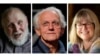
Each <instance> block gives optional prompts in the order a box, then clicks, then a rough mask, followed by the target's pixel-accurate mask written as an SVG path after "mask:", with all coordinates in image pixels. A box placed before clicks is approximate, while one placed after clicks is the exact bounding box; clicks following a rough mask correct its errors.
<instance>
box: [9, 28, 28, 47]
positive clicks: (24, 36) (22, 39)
mask: <svg viewBox="0 0 100 56" xmlns="http://www.w3.org/2000/svg"><path fill="white" fill-rule="evenodd" d="M27 36H28V30H26V31H25V32H24V33H23V34H22V35H21V36H19V37H18V38H17V39H15V38H14V37H12V36H8V38H9V40H10V41H11V42H12V43H13V44H14V45H16V46H21V45H23V44H24V43H25V42H26V41H27V39H28V37H27Z"/></svg>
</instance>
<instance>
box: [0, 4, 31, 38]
mask: <svg viewBox="0 0 100 56" xmlns="http://www.w3.org/2000/svg"><path fill="white" fill-rule="evenodd" d="M10 7H17V8H19V9H21V10H22V11H23V12H24V13H25V15H26V16H27V19H28V24H29V26H28V27H29V31H30V32H31V4H0V38H4V39H6V38H5V37H6V36H5V34H4V31H3V28H2V26H1V15H2V13H3V12H4V11H5V10H6V9H7V8H10Z"/></svg>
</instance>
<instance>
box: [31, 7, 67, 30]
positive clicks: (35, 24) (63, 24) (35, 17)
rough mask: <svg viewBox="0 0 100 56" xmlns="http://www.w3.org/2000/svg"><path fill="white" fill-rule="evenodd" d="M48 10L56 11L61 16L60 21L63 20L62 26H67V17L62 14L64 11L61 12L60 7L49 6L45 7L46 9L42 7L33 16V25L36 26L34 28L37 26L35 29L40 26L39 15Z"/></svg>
mask: <svg viewBox="0 0 100 56" xmlns="http://www.w3.org/2000/svg"><path fill="white" fill-rule="evenodd" d="M48 10H50V11H55V12H56V13H57V14H58V15H59V17H60V22H61V27H62V28H65V27H66V22H65V17H64V15H63V14H62V12H61V11H60V10H59V9H57V8H56V7H48V8H45V9H42V10H41V11H39V12H38V13H37V14H36V15H35V16H34V17H33V26H34V28H35V29H36V28H39V26H38V20H39V16H40V14H42V13H43V12H44V11H48Z"/></svg>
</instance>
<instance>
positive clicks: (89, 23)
mask: <svg viewBox="0 0 100 56" xmlns="http://www.w3.org/2000/svg"><path fill="white" fill-rule="evenodd" d="M92 25H94V23H91V22H88V23H84V24H82V23H77V24H76V28H82V27H83V26H85V27H87V28H89V27H91V26H92Z"/></svg>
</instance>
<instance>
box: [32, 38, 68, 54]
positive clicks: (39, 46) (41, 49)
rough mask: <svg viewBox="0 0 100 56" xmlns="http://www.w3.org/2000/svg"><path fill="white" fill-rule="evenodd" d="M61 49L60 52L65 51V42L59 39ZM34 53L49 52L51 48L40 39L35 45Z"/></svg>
mask: <svg viewBox="0 0 100 56" xmlns="http://www.w3.org/2000/svg"><path fill="white" fill-rule="evenodd" d="M58 43H59V50H58V53H65V52H66V51H65V47H64V45H63V43H62V42H61V41H60V40H59V41H58ZM32 52H33V53H49V48H48V47H47V46H46V45H45V44H44V43H43V42H42V41H41V40H40V39H39V40H38V41H37V42H36V43H35V45H33V51H32Z"/></svg>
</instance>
